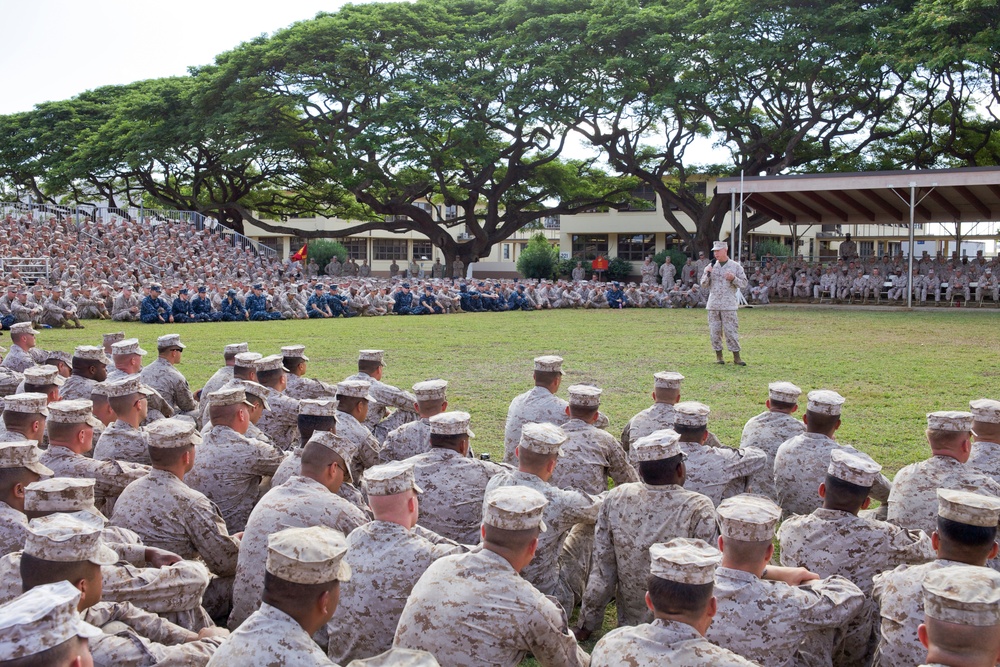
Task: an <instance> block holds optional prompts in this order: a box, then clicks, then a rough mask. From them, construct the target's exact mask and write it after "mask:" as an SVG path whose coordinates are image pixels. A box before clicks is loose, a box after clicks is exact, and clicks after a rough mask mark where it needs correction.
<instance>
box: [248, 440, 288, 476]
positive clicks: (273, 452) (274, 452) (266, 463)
mask: <svg viewBox="0 0 1000 667" xmlns="http://www.w3.org/2000/svg"><path fill="white" fill-rule="evenodd" d="M251 442H253V443H254V445H255V446H256V447H255V448H256V450H257V453H256V455H255V456H254V460H253V464H252V465H251V467H250V471H251V472H253V474H255V475H261V476H262V477H270V476H271V475H273V474H274V473H275V471H276V470H277V469H278V466H280V465H281V462H282V461H284V460H285V457H286V456H287V453H286V452H282V451H280V450H279V449H278V448H276V447H274V446H272V445H269V444H268V443H266V442H261V441H260V440H251Z"/></svg>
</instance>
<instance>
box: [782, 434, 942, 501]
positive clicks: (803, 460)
mask: <svg viewBox="0 0 1000 667" xmlns="http://www.w3.org/2000/svg"><path fill="white" fill-rule="evenodd" d="M834 447H840V448H842V449H845V450H847V451H849V452H857V451H858V450H856V449H855V448H854V447H851V446H850V445H841V444H839V443H838V442H837V441H836V440H834V439H833V438H828V437H827V436H825V435H823V434H821V433H803V434H801V435H797V436H795V437H794V438H792V439H790V440H788V441H787V442H784V443H783V444H782V445H781V446H780V447H778V453H777V454H776V455H775V457H774V485H775V487H776V488H777V491H778V501H777V502H778V504H779V505H781V509H782V510H783V512H784V516H786V517H787V516H789V515H791V514H809V513H810V512H812V511H813V510H816V509H819V507H820V506H822V504H823V501H822V500H821V499H820V497H819V485H820V484H821V483H823V481H824V480H825V479H826V470H827V468H828V467H829V466H830V451H831V450H832V449H833V448H834ZM891 487H892V483H891V482H889V480H888V479H886V478H885V476H884V475H879V476H878V477H877V478H876V479H875V484H874V485H873V486H872V490H871V494H870V495H871V497H872V498H874V499H875V500H878V501H879V502H882V503H884V502H885V501H886V500H888V499H889V490H890V489H891ZM935 507H937V506H936V505H935Z"/></svg>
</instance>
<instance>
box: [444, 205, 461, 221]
mask: <svg viewBox="0 0 1000 667" xmlns="http://www.w3.org/2000/svg"><path fill="white" fill-rule="evenodd" d="M457 217H458V206H455V205H451V206H445V207H444V219H445V220H454V219H456V218H457Z"/></svg>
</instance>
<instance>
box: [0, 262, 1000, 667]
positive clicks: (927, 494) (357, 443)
mask: <svg viewBox="0 0 1000 667" xmlns="http://www.w3.org/2000/svg"><path fill="white" fill-rule="evenodd" d="M721 261H722V260H720V262H721ZM10 333H11V336H10V337H11V343H12V345H11V348H10V350H9V351H4V353H3V360H2V362H0V369H3V374H4V375H3V379H2V385H3V387H4V389H5V391H4V406H3V413H2V420H3V431H2V432H0V554H2V557H0V665H26V664H31V665H38V664H45V665H60V666H61V665H86V664H90V662H89V660H91V659H92V660H93V663H94V664H97V665H109V666H110V665H125V664H128V665H154V664H185V665H206V664H207V665H255V664H260V665H265V664H266V665H331V664H334V665H335V664H341V665H347V664H350V665H356V666H357V667H362V666H364V665H369V666H371V665H400V666H406V665H415V666H424V665H445V666H469V667H473V666H479V665H498V666H506V667H514V666H515V665H517V664H518V663H519V662H520V661H521V660H522V659H523V658H524V657H525V656H526V655H528V654H530V655H533V656H534V658H535V659H536V660H537V661H538V662H539V664H541V665H545V666H578V665H592V666H593V667H597V666H601V667H604V666H620V665H659V664H676V665H689V666H707V665H713V666H716V665H755V664H756V665H817V664H823V665H838V666H839V665H844V666H848V665H850V666H856V665H871V664H873V665H879V666H880V667H890V666H891V667H896V666H898V665H916V664H921V663H925V664H936V665H950V666H952V667H959V666H961V667H969V666H973V667H975V666H979V665H982V666H984V667H985V666H986V665H994V664H996V663H997V660H998V659H1000V573H998V572H997V571H996V567H997V560H996V557H997V550H998V546H997V529H998V522H1000V401H996V400H991V399H985V398H983V399H977V400H973V401H971V402H970V404H969V406H968V410H967V411H965V410H957V411H948V412H934V413H931V414H928V415H927V429H926V433H925V435H926V442H927V446H928V449H929V453H930V455H929V456H928V458H927V459H926V460H923V461H920V462H917V463H914V464H912V465H909V466H906V467H905V468H903V469H902V470H900V471H899V472H898V473H897V474H896V475H895V477H894V479H893V480H889V479H888V478H887V477H886V476H885V475H883V474H882V471H881V466H880V465H879V464H878V463H877V462H876V461H875V460H873V459H872V458H871V457H870V456H868V455H867V454H865V453H863V452H861V451H859V450H857V449H855V448H854V447H852V446H850V445H848V444H846V443H842V442H838V440H837V439H836V434H837V430H838V428H839V427H840V425H841V418H842V415H843V414H844V406H845V404H846V403H847V399H845V397H843V396H841V395H840V394H838V393H836V392H834V391H831V390H829V389H822V388H820V389H814V390H812V391H808V392H803V390H802V389H800V388H799V387H798V386H796V385H794V384H792V383H790V382H786V381H775V382H772V383H771V384H770V385H769V386H768V387H766V388H765V387H761V389H760V392H761V401H762V403H764V410H763V411H762V412H761V413H760V414H758V415H755V416H749V415H747V416H746V417H749V418H748V419H746V421H745V424H744V426H743V431H742V438H741V441H740V443H739V446H738V447H737V446H728V445H726V444H723V443H721V442H720V441H719V439H718V437H717V436H716V435H715V434H714V433H713V429H712V426H713V423H712V419H711V418H710V415H711V413H712V412H711V408H710V407H709V406H708V405H706V404H704V403H702V402H698V401H693V400H681V394H682V389H683V383H684V376H683V375H681V374H680V373H678V372H675V371H661V372H656V373H655V374H653V375H652V376H651V377H650V378H649V379H648V382H649V386H650V391H651V399H652V400H651V405H650V406H649V407H648V408H646V409H644V410H642V411H641V412H639V413H638V414H636V415H634V416H631V417H630V418H629V419H628V420H627V421H624V424H623V426H622V427H621V431H620V432H619V427H618V426H614V427H613V425H612V418H611V417H609V416H608V415H606V414H604V413H603V412H602V411H601V404H602V397H603V393H604V392H603V391H602V389H601V388H599V387H596V386H592V385H582V384H578V385H573V386H570V387H568V388H566V389H565V391H564V394H565V395H566V397H567V398H566V399H564V398H562V397H560V396H559V394H560V392H561V390H563V389H564V388H563V386H562V380H563V373H564V371H563V364H564V360H563V359H562V358H561V357H558V356H542V357H538V358H536V359H534V363H533V366H532V365H531V364H530V363H527V360H526V363H525V384H526V385H530V387H529V388H527V390H526V391H524V392H523V393H521V394H519V395H517V396H515V397H513V399H512V400H511V403H510V407H509V409H508V413H507V419H506V424H505V431H504V443H503V452H504V453H503V457H502V460H500V461H493V460H490V459H489V457H487V456H478V455H476V453H475V452H474V450H473V447H472V444H473V443H474V433H473V427H474V425H475V424H474V422H475V417H474V416H473V415H471V414H469V413H467V412H463V411H459V410H455V409H454V408H453V407H451V406H449V402H448V382H447V380H445V379H436V380H427V381H423V382H419V383H417V384H415V385H414V386H413V387H412V391H406V390H402V389H400V388H398V387H395V386H393V385H392V384H390V383H389V378H388V376H387V374H388V370H387V367H386V364H385V352H384V351H382V350H361V351H360V352H359V354H358V361H357V373H355V374H353V375H351V376H349V377H347V378H344V379H343V380H341V381H339V382H337V381H333V380H320V379H313V378H310V377H309V376H308V363H309V357H308V356H307V354H306V348H305V346H303V345H301V344H296V343H295V342H294V341H289V342H288V344H287V345H285V346H282V347H281V348H280V350H261V351H260V352H253V351H250V349H249V346H248V345H247V344H246V343H232V344H229V345H226V346H225V348H224V349H222V350H220V357H219V363H220V367H219V369H218V370H217V372H216V373H215V374H214V375H213V376H212V377H211V378H210V379H209V380H208V381H207V382H206V384H205V385H204V386H203V387H201V388H199V389H197V390H196V391H192V389H191V387H190V386H189V384H188V382H187V381H186V379H185V378H184V375H183V374H182V369H183V359H184V356H183V355H184V350H185V344H184V342H183V335H182V334H178V333H168V334H164V335H161V336H159V337H158V338H157V339H156V343H155V345H156V352H155V360H153V361H152V362H150V363H145V362H146V361H147V360H146V357H147V356H149V355H150V354H152V353H149V354H148V353H147V352H146V350H144V349H143V343H142V341H140V340H138V339H134V338H132V339H126V338H125V334H124V333H122V332H117V333H109V334H105V335H104V336H103V338H102V339H101V340H100V341H99V342H100V344H95V345H87V344H81V345H79V346H78V347H76V348H75V349H74V350H73V351H72V352H71V353H70V352H62V351H42V350H40V349H39V347H38V345H37V343H38V340H37V337H38V336H41V335H43V333H42V332H40V331H39V330H37V329H34V328H32V325H31V323H30V322H20V323H15V324H14V325H13V326H12V328H11V332H10ZM81 342H85V341H81ZM90 342H94V343H97V342H98V341H90ZM148 346H149V347H152V345H148ZM263 353H267V354H266V355H265V354H263ZM512 393H513V392H512ZM804 393H805V394H806V395H805V396H803V394H804ZM696 398H697V397H696ZM803 404H804V405H803ZM800 407H804V414H803V416H802V417H801V419H800V418H798V417H797V412H798V410H799V409H800ZM955 407H965V406H957V405H956V406H955ZM735 444H736V443H733V445H735ZM611 482H613V488H611V489H610V490H609V486H611ZM873 500H874V501H878V502H879V503H880V505H879V506H878V507H877V508H871V507H870V503H871V502H872V501H873ZM776 544H777V545H778V546H779V547H780V556H779V557H776V556H775V553H776V546H775V545H776ZM612 601H614V604H615V608H616V612H617V628H616V629H613V630H610V631H609V632H607V634H605V635H604V636H602V637H601V638H600V639H599V641H597V643H596V645H595V646H594V648H593V650H592V651H591V653H589V654H588V652H587V651H585V650H584V649H583V647H582V645H581V642H584V641H586V640H588V639H589V638H591V636H592V635H594V634H595V633H598V632H599V631H601V630H602V625H603V624H604V619H605V613H606V610H607V609H608V605H609V604H611V602H612ZM577 609H579V613H578V615H577V619H578V620H577V621H576V623H575V625H574V626H573V627H571V626H570V624H569V621H568V619H569V618H571V617H573V612H574V611H575V610H577Z"/></svg>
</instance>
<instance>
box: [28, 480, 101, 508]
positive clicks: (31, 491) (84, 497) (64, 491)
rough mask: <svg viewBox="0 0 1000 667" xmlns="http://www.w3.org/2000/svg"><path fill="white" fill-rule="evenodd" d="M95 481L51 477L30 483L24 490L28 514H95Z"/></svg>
mask: <svg viewBox="0 0 1000 667" xmlns="http://www.w3.org/2000/svg"><path fill="white" fill-rule="evenodd" d="M94 485H95V481H94V480H93V479H90V478H87V477H52V478H51V479H43V480H40V481H38V482H32V483H31V484H29V485H28V486H26V487H25V489H24V509H25V511H28V512H92V513H96V512H97V507H96V505H95V503H94Z"/></svg>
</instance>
